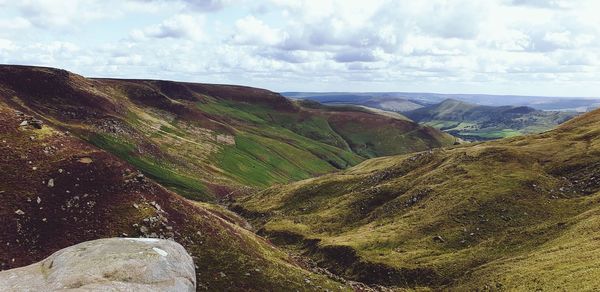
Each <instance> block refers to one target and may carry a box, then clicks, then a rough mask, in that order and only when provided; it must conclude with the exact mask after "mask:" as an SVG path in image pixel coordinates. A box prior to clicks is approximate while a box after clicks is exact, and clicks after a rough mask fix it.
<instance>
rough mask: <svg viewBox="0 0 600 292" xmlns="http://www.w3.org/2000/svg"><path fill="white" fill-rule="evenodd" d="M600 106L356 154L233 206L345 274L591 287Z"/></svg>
mask: <svg viewBox="0 0 600 292" xmlns="http://www.w3.org/2000/svg"><path fill="white" fill-rule="evenodd" d="M599 202H600V111H595V112H592V113H588V114H586V115H583V116H580V117H578V118H575V119H573V120H571V121H569V122H567V123H566V124H563V125H562V126H560V127H559V128H558V129H556V130H553V131H550V132H546V133H543V134H538V135H532V136H522V137H514V138H508V139H503V140H498V141H493V142H487V143H479V144H474V145H469V146H461V147H454V148H446V149H439V150H433V151H426V152H420V153H417V154H409V155H402V156H395V157H388V158H375V159H371V160H367V161H365V162H363V163H361V164H360V165H358V166H356V167H353V168H351V169H349V170H347V171H344V172H341V173H338V174H332V175H326V176H322V177H319V178H314V179H310V180H305V181H301V182H297V183H293V184H290V185H287V186H276V187H273V188H270V189H267V190H265V191H263V192H261V193H259V194H257V195H253V196H249V197H246V198H242V199H241V200H240V201H239V202H238V205H237V206H236V208H237V209H238V210H239V211H240V212H241V213H243V214H244V215H245V216H247V217H248V218H253V221H254V223H255V224H256V225H257V226H258V228H260V231H261V232H262V233H264V234H267V235H268V236H270V237H272V238H273V239H274V240H276V241H277V242H279V243H281V244H286V245H290V246H291V247H293V248H298V249H300V250H302V251H303V252H305V253H306V254H307V255H311V256H312V257H314V258H315V259H316V260H317V261H319V262H320V264H321V265H323V266H326V267H329V268H330V269H332V270H333V271H335V272H337V273H339V274H343V275H345V276H347V277H351V278H355V279H359V280H361V281H365V282H370V283H379V284H384V285H392V286H401V287H430V288H451V289H459V290H485V289H488V290H489V289H497V290H515V289H519V290H588V291H589V290H594V289H596V288H598V287H600V282H599V280H598V279H600V272H599V271H600V269H598V267H599V265H600V245H598V238H597V237H598V236H597V231H598V230H600V229H599V228H600V219H598V218H600V217H599V216H598V214H600V207H599V206H600V205H599V204H598V203H599Z"/></svg>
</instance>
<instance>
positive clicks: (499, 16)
mask: <svg viewBox="0 0 600 292" xmlns="http://www.w3.org/2000/svg"><path fill="white" fill-rule="evenodd" d="M234 4H235V5H234ZM0 6H1V7H2V12H1V13H2V16H3V17H2V18H1V20H0V61H2V62H10V63H26V64H43V65H48V66H57V67H65V68H67V69H71V70H74V71H76V72H81V73H84V74H88V75H96V76H120V77H152V78H169V79H185V80H195V81H207V82H220V83H245V84H248V85H255V86H267V87H271V86H272V87H273V88H275V89H297V90H300V89H303V90H318V89H330V90H336V89H338V90H340V89H343V90H346V89H355V90H373V89H376V90H402V89H406V90H418V88H416V87H418V86H422V89H424V90H436V89H437V90H442V89H443V90H448V89H451V90H453V91H461V90H462V89H468V90H471V89H473V88H474V89H485V90H489V91H497V90H509V91H510V90H517V89H518V90H521V89H522V90H529V91H531V92H530V94H541V92H543V91H547V90H550V88H552V90H553V91H554V90H556V88H557V87H556V86H555V85H554V83H553V81H557V82H558V81H560V82H563V83H569V82H570V83H569V84H576V83H577V84H583V83H582V82H586V83H585V86H581V85H580V86H574V85H571V86H568V87H565V92H567V91H566V90H567V88H568V90H572V89H573V88H575V89H577V90H581V91H582V92H583V91H586V92H589V93H590V94H591V93H594V92H596V91H597V92H600V81H598V80H600V22H599V21H598V17H597V11H600V3H599V2H598V1H596V0H577V1H566V0H548V1H539V0H481V1H467V0H429V1H413V0H410V1H409V0H372V1H363V0H261V1H249V0H236V1H234V0H126V1H123V0H71V1H59V0H24V1H5V0H0ZM127 36H129V37H127ZM515 83H518V84H519V86H508V85H507V84H515ZM561 84H562V83H561ZM452 86H456V88H454V89H453V87H452ZM405 87H407V88H405ZM535 90H540V92H534V91H535ZM504 93H510V92H504ZM567 93H568V92H567Z"/></svg>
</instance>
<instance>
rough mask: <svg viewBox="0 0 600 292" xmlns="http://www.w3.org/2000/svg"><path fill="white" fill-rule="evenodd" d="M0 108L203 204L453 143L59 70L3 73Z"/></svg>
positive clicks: (259, 100) (216, 94)
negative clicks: (96, 150) (16, 112)
mask: <svg viewBox="0 0 600 292" xmlns="http://www.w3.org/2000/svg"><path fill="white" fill-rule="evenodd" d="M0 100H2V101H3V102H4V103H6V104H7V105H8V106H10V107H12V108H14V109H18V110H20V111H22V112H26V113H28V114H30V115H32V116H35V118H36V119H39V120H41V121H43V122H45V123H46V124H49V125H52V126H55V127H57V128H58V129H61V130H67V131H69V132H70V133H72V134H73V135H75V136H77V137H80V138H82V139H84V140H86V141H88V142H90V143H91V144H93V145H95V146H97V147H99V148H101V149H104V150H107V151H108V152H110V153H112V154H114V155H116V156H118V157H119V158H121V159H123V160H125V161H127V162H128V163H130V164H131V165H133V166H134V167H136V168H138V169H140V170H141V171H142V172H143V173H144V174H145V175H146V176H148V177H150V178H152V179H153V180H155V181H156V182H158V183H160V184H161V185H163V186H165V187H167V188H169V189H170V190H173V191H176V192H177V193H179V194H181V195H185V196H187V197H188V198H192V199H195V200H204V201H211V200H214V199H215V198H220V197H223V196H228V195H230V194H232V193H238V192H245V191H247V190H248V188H258V189H260V188H265V187H267V186H270V185H273V184H276V183H286V182H290V181H295V180H301V179H306V178H310V177H313V176H316V175H322V174H326V173H331V172H334V171H337V170H340V169H345V168H347V167H350V166H353V165H356V164H357V163H359V162H361V161H363V160H365V159H366V158H370V157H377V156H385V155H393V154H401V153H409V152H414V151H422V150H426V149H431V148H434V147H440V146H445V145H450V144H452V143H453V142H454V140H455V138H454V137H452V136H450V135H448V134H445V133H442V132H440V131H438V130H436V129H434V128H432V127H428V126H421V125H418V124H416V123H414V122H411V121H409V120H406V119H404V118H401V117H394V116H390V115H382V114H379V113H376V112H373V111H368V110H365V109H361V108H356V107H354V108H353V107H343V108H337V107H326V106H314V105H313V106H310V105H309V106H306V105H303V104H304V103H302V102H297V101H291V100H289V99H287V98H285V97H283V96H281V95H279V94H277V93H274V92H270V91H268V90H264V89H258V88H250V87H243V86H233V85H214V84H198V83H183V82H172V81H160V80H118V79H91V78H85V77H82V76H79V75H76V74H73V73H70V72H67V71H64V70H59V69H53V68H41V67H27V66H11V65H3V66H0Z"/></svg>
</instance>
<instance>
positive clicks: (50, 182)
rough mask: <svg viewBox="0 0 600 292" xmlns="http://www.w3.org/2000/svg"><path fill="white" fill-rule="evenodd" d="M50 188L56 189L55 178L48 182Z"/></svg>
mask: <svg viewBox="0 0 600 292" xmlns="http://www.w3.org/2000/svg"><path fill="white" fill-rule="evenodd" d="M48 187H49V188H53V187H54V179H53V178H51V179H49V180H48Z"/></svg>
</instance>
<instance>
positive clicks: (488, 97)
mask: <svg viewBox="0 0 600 292" xmlns="http://www.w3.org/2000/svg"><path fill="white" fill-rule="evenodd" d="M282 95H284V96H287V97H290V98H295V99H307V100H314V101H319V102H322V103H326V104H354V105H364V106H369V107H374V108H379V109H386V110H391V111H397V112H404V111H409V110H414V109H416V108H419V107H421V106H425V105H432V104H437V103H440V102H442V101H444V100H447V99H454V100H459V101H463V102H467V103H473V104H477V105H487V106H509V105H510V106H527V107H532V108H535V109H537V110H550V111H576V112H586V111H590V110H593V109H595V108H598V107H600V98H598V97H595V98H589V97H588V98H584V97H555V96H519V95H493V94H468V93H459V94H444V93H428V92H282ZM396 105H398V106H396Z"/></svg>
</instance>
